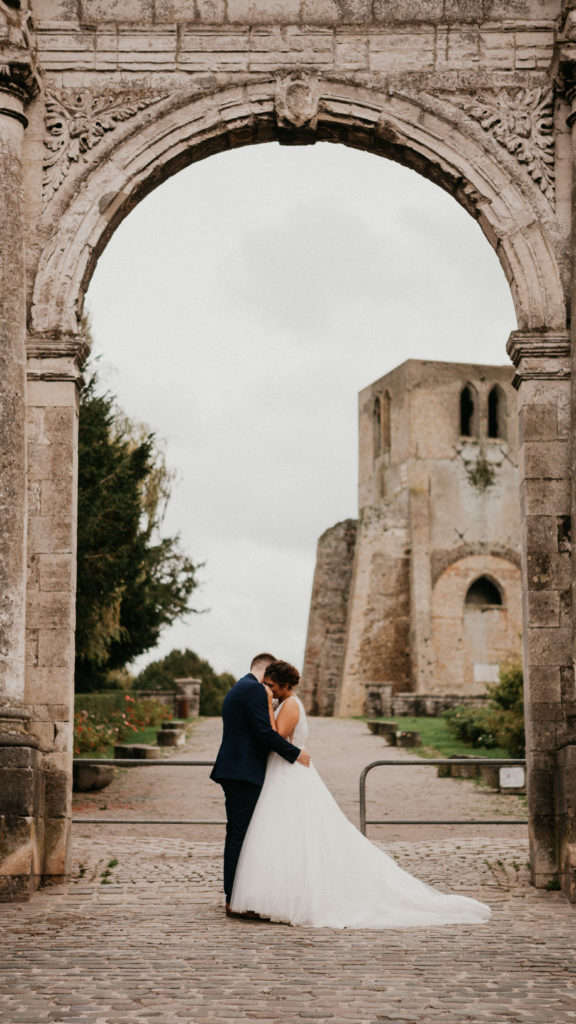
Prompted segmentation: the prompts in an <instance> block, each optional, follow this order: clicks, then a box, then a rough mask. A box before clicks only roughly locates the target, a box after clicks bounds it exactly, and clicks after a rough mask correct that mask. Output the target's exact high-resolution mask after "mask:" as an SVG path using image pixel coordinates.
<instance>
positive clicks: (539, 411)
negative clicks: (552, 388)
mask: <svg viewBox="0 0 576 1024" xmlns="http://www.w3.org/2000/svg"><path fill="white" fill-rule="evenodd" d="M519 425H520V435H519V443H520V444H523V443H524V441H554V440H556V438H557V437H558V407H557V406H556V405H544V404H543V405H523V406H521V407H520V412H519Z"/></svg>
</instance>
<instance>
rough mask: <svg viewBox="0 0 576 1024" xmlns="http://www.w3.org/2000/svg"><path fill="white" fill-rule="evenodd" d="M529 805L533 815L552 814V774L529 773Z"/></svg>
mask: <svg viewBox="0 0 576 1024" xmlns="http://www.w3.org/2000/svg"><path fill="white" fill-rule="evenodd" d="M528 788H529V792H530V804H531V807H533V809H534V813H535V814H544V815H546V814H553V813H554V773H553V772H550V771H548V772H540V771H536V772H531V774H530V777H529V785H528Z"/></svg>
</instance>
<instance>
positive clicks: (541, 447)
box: [520, 441, 570, 481]
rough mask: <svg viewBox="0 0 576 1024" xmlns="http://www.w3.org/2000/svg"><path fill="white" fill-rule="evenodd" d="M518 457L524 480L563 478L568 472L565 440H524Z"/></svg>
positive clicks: (567, 449)
mask: <svg viewBox="0 0 576 1024" xmlns="http://www.w3.org/2000/svg"><path fill="white" fill-rule="evenodd" d="M520 458H521V461H522V463H523V467H524V478H525V479H526V480H529V479H531V478H536V479H538V480H542V481H548V480H563V479H564V478H566V477H568V476H569V474H570V463H569V459H570V450H569V446H568V444H567V442H565V441H525V442H524V444H523V445H522V448H521V449H520Z"/></svg>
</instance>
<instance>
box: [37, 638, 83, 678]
mask: <svg viewBox="0 0 576 1024" xmlns="http://www.w3.org/2000/svg"><path fill="white" fill-rule="evenodd" d="M73 663H74V630H73V629H72V628H70V627H69V628H68V629H64V628H61V629H58V628H56V629H49V630H39V632H38V668H39V669H45V668H46V669H52V668H69V667H70V666H71V665H72V664H73ZM59 675H60V676H61V673H59Z"/></svg>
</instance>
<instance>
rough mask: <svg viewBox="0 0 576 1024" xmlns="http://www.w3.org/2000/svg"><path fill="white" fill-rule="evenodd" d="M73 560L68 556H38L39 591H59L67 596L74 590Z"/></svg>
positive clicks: (74, 568) (74, 567) (74, 572)
mask: <svg viewBox="0 0 576 1024" xmlns="http://www.w3.org/2000/svg"><path fill="white" fill-rule="evenodd" d="M75 570H76V566H75V559H74V558H73V556H72V555H68V554H54V555H39V556H38V578H39V584H40V590H43V591H51V590H61V591H66V592H68V593H69V594H70V593H74V591H75V589H76V571H75Z"/></svg>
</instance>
